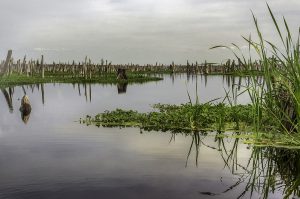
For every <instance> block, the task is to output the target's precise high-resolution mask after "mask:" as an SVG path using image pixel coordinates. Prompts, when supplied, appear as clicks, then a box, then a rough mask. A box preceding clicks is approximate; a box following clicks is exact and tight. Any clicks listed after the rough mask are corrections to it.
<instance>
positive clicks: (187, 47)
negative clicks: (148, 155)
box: [0, 0, 300, 63]
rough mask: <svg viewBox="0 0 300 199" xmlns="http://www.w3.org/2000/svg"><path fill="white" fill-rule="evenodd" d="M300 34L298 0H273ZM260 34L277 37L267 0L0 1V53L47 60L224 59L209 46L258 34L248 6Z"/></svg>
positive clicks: (277, 10)
mask: <svg viewBox="0 0 300 199" xmlns="http://www.w3.org/2000/svg"><path fill="white" fill-rule="evenodd" d="M269 4H270V6H271V7H272V8H273V10H274V13H275V15H276V16H277V17H279V18H280V17H282V16H283V15H284V16H285V17H286V18H287V20H288V21H289V23H290V25H291V27H292V30H293V31H294V32H295V33H296V31H297V28H298V27H299V24H298V21H297V20H296V19H298V18H299V15H300V1H298V0H287V1H284V0H272V1H271V0H270V1H269ZM250 10H252V11H253V12H254V13H255V15H256V16H257V17H258V18H259V21H260V26H261V28H262V29H263V33H264V34H265V35H266V36H267V38H268V39H270V40H275V39H276V38H275V31H274V28H273V27H272V25H271V20H270V17H269V16H268V12H267V6H266V2H263V1H261V0H253V1H246V0H229V1H223V0H143V1H141V0H43V1H41V0H26V1H23V0H1V1H0V26H1V31H0V57H4V56H5V53H6V50H7V49H9V48H12V49H13V50H14V55H15V56H17V57H22V56H23V55H24V54H27V56H29V57H39V56H40V55H41V54H44V55H45V58H46V61H58V60H60V61H67V60H73V59H74V60H83V58H84V57H85V55H88V56H90V57H91V58H92V59H93V60H94V61H99V60H100V59H101V58H102V57H103V58H107V59H110V60H112V61H113V62H115V63H128V62H135V63H155V62H156V61H159V62H163V63H170V62H171V61H172V60H174V61H175V62H178V63H184V62H185V61H186V60H187V59H189V60H191V61H196V60H198V61H203V60H204V59H207V60H209V61H221V60H223V59H225V58H227V57H232V55H231V54H230V53H229V52H226V51H224V50H214V51H211V50H208V49H209V48H210V47H212V46H214V45H217V44H229V45H230V43H231V42H235V43H237V44H238V45H240V46H244V45H245V43H244V42H243V40H242V38H241V37H240V36H241V35H246V36H247V35H249V33H252V34H253V35H255V28H254V25H253V22H252V16H251V11H250Z"/></svg>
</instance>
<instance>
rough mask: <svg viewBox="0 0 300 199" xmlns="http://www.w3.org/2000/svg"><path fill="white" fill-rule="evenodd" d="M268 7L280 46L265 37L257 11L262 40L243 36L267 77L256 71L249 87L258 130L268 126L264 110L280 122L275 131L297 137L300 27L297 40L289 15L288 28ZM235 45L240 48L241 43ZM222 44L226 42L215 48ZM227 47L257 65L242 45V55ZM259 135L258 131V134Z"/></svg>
mask: <svg viewBox="0 0 300 199" xmlns="http://www.w3.org/2000/svg"><path fill="white" fill-rule="evenodd" d="M267 6H268V5H267ZM268 11H269V14H270V17H271V19H272V21H273V24H274V27H275V32H276V33H277V35H278V38H279V40H280V41H281V45H280V46H276V45H274V44H273V43H272V42H270V41H267V40H266V39H265V38H264V37H263V35H262V32H261V30H260V27H259V24H258V20H257V18H256V17H255V16H254V14H253V20H254V24H255V27H256V32H257V35H258V41H253V40H252V39H251V36H250V37H249V38H246V37H243V38H244V39H245V41H246V42H247V44H248V46H249V48H248V49H249V55H251V51H252V50H251V49H254V51H255V53H256V54H257V56H258V57H259V59H260V60H259V61H260V63H262V68H263V74H262V76H263V79H264V81H263V82H260V80H259V78H258V77H257V76H256V75H250V77H251V78H250V82H249V85H248V87H247V91H248V93H249V95H250V97H251V100H252V104H253V112H254V117H253V124H254V126H255V132H257V133H258V132H259V131H260V130H261V129H262V128H264V125H265V124H264V122H263V119H264V118H263V114H262V113H266V114H267V115H268V116H269V117H271V118H272V120H273V121H275V122H276V123H278V124H279V125H275V126H274V128H273V129H272V130H273V131H272V132H273V133H280V134H285V135H288V136H291V137H290V139H293V137H294V135H292V134H299V121H300V50H299V49H300V46H299V36H300V29H299V32H298V35H297V37H296V40H294V37H293V36H292V34H291V32H290V29H289V26H288V24H287V22H286V20H285V18H283V24H282V26H283V27H284V28H280V25H279V23H278V21H277V19H276V18H275V16H274V14H273V12H272V10H271V9H270V7H269V6H268ZM233 45H234V46H236V47H237V48H238V46H237V45H235V44H233ZM218 47H226V46H215V47H213V48H218ZM226 48H228V49H229V50H231V51H232V52H233V53H234V55H235V56H236V58H237V59H239V60H241V62H242V63H243V65H244V67H245V68H248V69H251V68H253V66H254V65H255V62H254V61H253V60H252V58H251V56H250V59H246V58H245V57H246V56H245V55H244V54H243V53H242V52H241V50H240V49H239V48H238V49H239V50H238V51H239V54H240V55H238V53H236V52H235V51H234V50H232V49H230V48H229V47H226ZM259 135H260V134H257V136H259ZM299 144H300V142H299Z"/></svg>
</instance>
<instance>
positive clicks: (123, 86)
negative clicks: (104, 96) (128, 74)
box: [117, 83, 128, 94]
mask: <svg viewBox="0 0 300 199" xmlns="http://www.w3.org/2000/svg"><path fill="white" fill-rule="evenodd" d="M127 85H128V83H118V84H117V88H118V94H122V93H126V91H127Z"/></svg>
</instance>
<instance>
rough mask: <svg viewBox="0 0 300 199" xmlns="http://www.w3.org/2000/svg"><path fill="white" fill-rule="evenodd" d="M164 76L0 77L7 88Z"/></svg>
mask: <svg viewBox="0 0 300 199" xmlns="http://www.w3.org/2000/svg"><path fill="white" fill-rule="evenodd" d="M159 80H162V78H159V77H152V76H148V75H138V74H128V79H127V80H117V77H116V75H115V74H106V75H102V76H96V77H92V78H91V79H89V78H88V79H85V78H84V77H72V75H68V74H50V73H48V74H45V78H42V77H40V76H35V75H34V76H30V77H27V76H26V75H18V74H12V75H10V76H4V77H1V78H0V88H6V87H10V86H17V85H27V84H37V83H52V82H55V83H109V84H114V83H144V82H149V81H159Z"/></svg>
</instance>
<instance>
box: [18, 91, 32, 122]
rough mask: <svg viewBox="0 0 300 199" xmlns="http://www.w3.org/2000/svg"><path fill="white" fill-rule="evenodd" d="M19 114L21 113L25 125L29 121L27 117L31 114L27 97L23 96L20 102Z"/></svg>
mask: <svg viewBox="0 0 300 199" xmlns="http://www.w3.org/2000/svg"><path fill="white" fill-rule="evenodd" d="M20 112H21V117H22V120H23V122H24V123H25V124H26V123H27V122H28V120H29V116H30V113H31V105H30V101H29V97H28V96H27V95H24V96H23V98H22V100H21V107H20Z"/></svg>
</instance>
